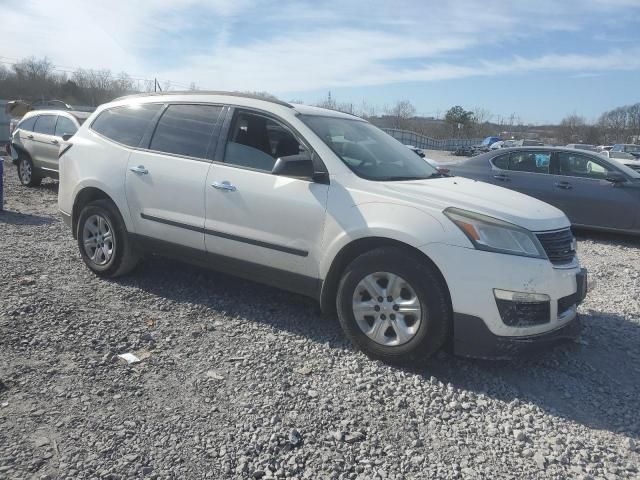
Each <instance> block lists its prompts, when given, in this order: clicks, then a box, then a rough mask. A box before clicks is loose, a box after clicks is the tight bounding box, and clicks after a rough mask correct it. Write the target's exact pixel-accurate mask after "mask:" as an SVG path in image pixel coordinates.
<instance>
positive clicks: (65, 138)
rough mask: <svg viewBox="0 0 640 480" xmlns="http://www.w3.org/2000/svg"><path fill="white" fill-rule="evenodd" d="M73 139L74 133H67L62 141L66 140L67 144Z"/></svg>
mask: <svg viewBox="0 0 640 480" xmlns="http://www.w3.org/2000/svg"><path fill="white" fill-rule="evenodd" d="M71 137H73V134H72V133H65V134H63V135H62V140H64V141H65V142H67V141H69V139H70V138H71Z"/></svg>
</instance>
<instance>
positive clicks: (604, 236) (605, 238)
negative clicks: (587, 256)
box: [572, 228, 640, 254]
mask: <svg viewBox="0 0 640 480" xmlns="http://www.w3.org/2000/svg"><path fill="white" fill-rule="evenodd" d="M572 230H573V234H574V235H575V237H576V239H577V240H578V241H585V240H588V241H592V242H599V243H600V242H604V243H609V244H611V245H619V246H624V247H631V248H640V237H639V236H634V235H624V234H621V233H610V232H598V231H595V230H583V229H579V228H573V229H572ZM578 254H580V250H579V249H578Z"/></svg>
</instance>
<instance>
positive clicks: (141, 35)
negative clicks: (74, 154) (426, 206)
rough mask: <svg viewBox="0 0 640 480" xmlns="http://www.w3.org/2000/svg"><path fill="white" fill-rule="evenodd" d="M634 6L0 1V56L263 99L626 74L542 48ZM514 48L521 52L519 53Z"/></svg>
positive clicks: (599, 0) (594, 2)
mask: <svg viewBox="0 0 640 480" xmlns="http://www.w3.org/2000/svg"><path fill="white" fill-rule="evenodd" d="M636 7H640V2H639V1H632V0H615V1H614V2H611V1H608V2H605V1H604V0H566V1H563V2H557V1H555V0H538V1H536V2H532V3H530V2H512V1H507V0H489V1H487V2H482V4H478V2H476V1H473V0H458V1H455V2H441V1H435V0H433V1H423V2H416V1H409V0H396V1H393V2H377V1H367V0H356V1H344V0H340V1H338V0H328V1H324V2H304V1H295V2H287V1H276V0H140V1H137V2H130V1H125V0H112V1H110V2H100V3H98V2H96V3H90V2H86V1H81V0H63V1H59V2H56V8H55V11H54V10H53V9H52V6H51V2H50V1H48V0H10V1H9V4H8V5H7V6H5V8H3V10H4V15H3V48H2V55H5V56H6V57H5V58H9V59H12V58H20V57H25V56H30V55H35V56H45V55H46V56H48V57H49V58H50V59H51V60H52V61H53V62H54V63H55V64H57V65H61V66H65V67H66V66H68V67H84V68H108V69H110V70H112V71H114V72H119V71H123V70H124V71H127V72H129V73H130V74H132V75H134V76H145V77H148V78H153V77H158V78H161V79H164V80H167V79H168V80H173V81H175V82H178V83H181V84H189V83H190V82H191V81H194V82H196V84H198V85H199V86H200V87H203V88H212V89H228V90H268V91H272V92H275V93H278V92H292V91H305V90H316V89H321V88H330V87H338V86H364V85H383V84H389V83H399V82H416V81H437V80H447V79H453V78H462V77H471V76H487V75H507V74H517V73H523V72H530V71H539V70H557V71H567V72H571V73H572V74H579V73H592V72H594V71H598V72H600V71H606V70H630V69H634V70H635V69H640V65H639V62H638V61H637V60H636V58H638V50H637V49H636V48H635V47H634V46H633V47H630V46H627V47H626V49H625V44H624V43H621V44H620V45H621V47H620V49H618V50H611V51H606V50H604V51H603V50H600V53H599V54H598V55H584V54H576V53H572V52H571V51H566V52H563V51H562V46H561V45H552V46H550V45H548V44H547V43H545V42H544V40H545V37H546V36H547V35H550V34H552V33H553V34H556V35H558V34H559V33H558V32H565V33H562V34H566V35H581V36H582V37H583V38H591V37H592V36H593V26H594V24H595V25H598V22H600V20H601V19H602V18H611V17H612V16H616V17H620V16H625V17H627V18H632V17H633V15H636V14H638V8H636ZM60 12H63V13H64V14H63V15H60ZM576 12H580V14H577V13H576ZM627 14H628V15H627ZM596 31H597V30H596ZM25 32H33V34H25ZM196 32H197V33H196ZM574 39H575V37H574ZM574 43H575V42H574ZM174 44H179V46H180V47H179V48H180V50H179V51H178V52H176V50H175V49H174V48H172V47H173V46H174ZM537 45H539V46H537ZM523 46H524V48H526V50H525V51H526V52H527V54H526V55H525V54H519V50H520V49H521V48H523ZM592 46H593V47H594V49H596V48H597V44H592ZM549 48H552V49H553V51H552V52H551V53H548V51H545V50H546V49H549ZM165 52H171V55H172V58H166V56H167V54H166V53H165ZM5 58H3V59H2V60H3V61H6V60H5ZM496 58H498V59H499V60H496ZM158 65H164V67H163V68H158Z"/></svg>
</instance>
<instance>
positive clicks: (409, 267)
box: [336, 248, 451, 363]
mask: <svg viewBox="0 0 640 480" xmlns="http://www.w3.org/2000/svg"><path fill="white" fill-rule="evenodd" d="M390 250H391V251H390ZM374 272H389V273H394V274H396V275H399V276H401V277H402V278H404V279H405V280H406V281H407V282H408V283H409V284H410V285H411V286H412V287H413V289H414V291H415V292H416V295H417V297H418V300H419V301H420V306H421V309H422V317H421V319H420V327H419V329H418V332H417V333H416V335H415V336H414V337H413V338H412V339H411V340H409V341H408V342H407V343H405V344H403V345H398V346H384V345H380V344H378V343H376V342H375V341H373V340H372V339H370V338H369V337H368V336H367V335H366V334H365V333H364V332H363V331H362V330H361V329H360V327H359V326H358V324H357V322H356V319H355V316H354V314H353V306H352V302H353V294H354V291H355V288H356V286H357V285H358V283H359V282H360V281H361V280H362V279H363V278H364V277H365V276H367V275H369V274H371V273H374ZM336 305H337V309H338V317H339V319H340V323H341V325H342V327H343V329H344V330H345V333H346V334H347V336H348V337H349V338H350V339H351V340H352V341H353V342H354V343H355V344H356V345H357V346H358V347H359V348H360V349H361V350H363V351H364V352H365V353H366V354H367V355H369V356H370V357H372V358H376V359H379V360H383V361H387V362H392V363H403V362H404V361H407V360H409V361H410V360H414V359H424V358H427V357H429V356H431V355H433V354H434V353H435V352H437V351H438V350H439V349H440V348H441V347H442V346H443V344H444V342H445V340H446V338H447V336H448V334H449V332H450V325H451V307H450V300H449V297H448V292H447V290H446V286H445V285H443V282H442V280H441V279H440V278H439V276H438V275H436V274H435V272H434V271H433V268H432V267H427V266H425V265H424V263H423V262H417V261H416V259H415V258H414V257H413V256H411V255H408V254H407V252H403V251H402V250H400V249H397V248H393V249H379V250H374V251H372V252H369V253H368V254H364V255H362V256H360V257H358V258H357V259H356V260H354V261H353V262H352V263H351V264H350V265H349V266H348V267H347V269H346V270H345V273H344V274H343V277H342V279H341V281H340V285H339V287H338V295H337V299H336Z"/></svg>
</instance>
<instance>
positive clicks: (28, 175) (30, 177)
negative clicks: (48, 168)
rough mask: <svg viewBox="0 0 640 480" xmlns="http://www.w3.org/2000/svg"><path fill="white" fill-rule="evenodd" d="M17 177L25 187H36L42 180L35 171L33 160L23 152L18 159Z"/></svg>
mask: <svg viewBox="0 0 640 480" xmlns="http://www.w3.org/2000/svg"><path fill="white" fill-rule="evenodd" d="M18 178H19V179H20V183H22V185H24V186H25V187H37V186H38V185H40V182H42V177H40V176H39V175H38V174H37V173H36V172H35V169H34V167H33V161H32V160H31V158H30V157H29V156H28V155H27V154H24V153H23V154H21V155H20V158H19V159H18Z"/></svg>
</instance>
